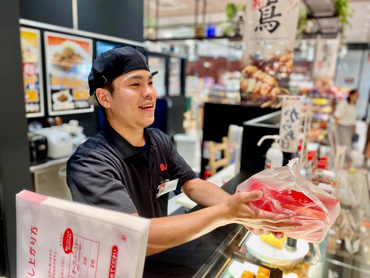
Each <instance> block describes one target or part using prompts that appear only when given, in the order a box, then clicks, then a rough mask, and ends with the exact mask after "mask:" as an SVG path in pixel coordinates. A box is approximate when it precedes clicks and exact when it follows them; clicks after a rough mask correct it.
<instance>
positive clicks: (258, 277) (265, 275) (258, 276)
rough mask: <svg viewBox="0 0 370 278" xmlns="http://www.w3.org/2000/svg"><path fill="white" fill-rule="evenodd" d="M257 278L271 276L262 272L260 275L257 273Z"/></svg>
mask: <svg viewBox="0 0 370 278" xmlns="http://www.w3.org/2000/svg"><path fill="white" fill-rule="evenodd" d="M256 278H269V275H267V274H265V273H262V272H260V273H257V276H256Z"/></svg>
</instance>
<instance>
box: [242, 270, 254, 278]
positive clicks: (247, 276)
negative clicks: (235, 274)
mask: <svg viewBox="0 0 370 278" xmlns="http://www.w3.org/2000/svg"><path fill="white" fill-rule="evenodd" d="M240 278H256V275H255V274H254V273H253V272H251V271H249V270H246V271H244V272H243V274H242V276H240Z"/></svg>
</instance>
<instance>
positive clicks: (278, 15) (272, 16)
mask: <svg viewBox="0 0 370 278" xmlns="http://www.w3.org/2000/svg"><path fill="white" fill-rule="evenodd" d="M299 4H300V1H299V0H251V1H247V16H246V21H245V31H244V43H245V50H244V51H243V57H242V61H241V69H242V70H241V73H242V74H241V79H240V93H241V103H242V104H244V105H258V106H261V107H275V108H278V107H280V106H281V100H280V99H278V95H279V94H281V93H288V91H287V90H285V89H284V88H282V85H281V83H282V81H284V80H285V81H287V80H288V77H289V74H290V73H291V70H292V66H293V54H294V43H295V36H296V30H297V24H298V11H299Z"/></svg>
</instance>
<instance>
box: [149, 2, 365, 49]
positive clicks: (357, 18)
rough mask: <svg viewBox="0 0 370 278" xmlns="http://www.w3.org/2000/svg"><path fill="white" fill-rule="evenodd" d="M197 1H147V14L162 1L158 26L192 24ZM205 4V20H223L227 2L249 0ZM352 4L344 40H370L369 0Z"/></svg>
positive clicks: (152, 15)
mask: <svg viewBox="0 0 370 278" xmlns="http://www.w3.org/2000/svg"><path fill="white" fill-rule="evenodd" d="M325 1H327V0H325ZM325 1H324V2H325ZM196 2H197V0H145V1H144V17H145V18H147V17H148V12H150V17H151V18H155V17H156V16H155V13H156V4H157V3H159V7H160V8H159V25H168V24H179V23H192V22H194V14H195V4H196ZM203 3H204V1H203V0H199V1H198V4H199V7H198V22H203ZM206 3H207V9H206V13H207V17H206V19H205V21H206V22H210V21H212V22H220V21H223V20H225V19H226V15H225V8H226V5H227V3H234V4H241V5H245V4H246V3H247V0H233V1H229V0H207V2H206ZM350 3H351V6H352V7H353V8H354V16H353V18H351V19H350V22H351V25H352V28H347V30H346V33H345V42H348V43H367V42H370V32H369V31H370V26H369V24H370V0H352V1H350Z"/></svg>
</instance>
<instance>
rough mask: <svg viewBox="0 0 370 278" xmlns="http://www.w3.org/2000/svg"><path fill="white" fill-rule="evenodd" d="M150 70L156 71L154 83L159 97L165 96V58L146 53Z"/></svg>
mask: <svg viewBox="0 0 370 278" xmlns="http://www.w3.org/2000/svg"><path fill="white" fill-rule="evenodd" d="M148 63H149V67H150V70H151V71H152V72H153V71H158V73H157V75H156V76H155V78H154V85H155V88H156V90H157V96H158V97H159V98H162V97H165V96H166V76H165V75H166V58H164V57H157V56H152V55H150V54H149V55H148Z"/></svg>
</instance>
